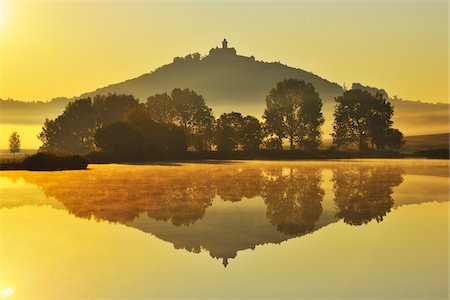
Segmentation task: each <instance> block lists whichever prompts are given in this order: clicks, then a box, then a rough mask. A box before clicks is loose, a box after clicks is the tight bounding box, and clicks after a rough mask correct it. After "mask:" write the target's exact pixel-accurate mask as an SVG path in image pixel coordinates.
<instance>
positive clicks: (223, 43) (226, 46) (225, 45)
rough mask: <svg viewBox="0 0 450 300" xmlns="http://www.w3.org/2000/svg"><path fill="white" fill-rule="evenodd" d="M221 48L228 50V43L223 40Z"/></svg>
mask: <svg viewBox="0 0 450 300" xmlns="http://www.w3.org/2000/svg"><path fill="white" fill-rule="evenodd" d="M222 48H223V49H227V48H228V41H227V39H223V41H222Z"/></svg>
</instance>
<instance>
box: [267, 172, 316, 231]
mask: <svg viewBox="0 0 450 300" xmlns="http://www.w3.org/2000/svg"><path fill="white" fill-rule="evenodd" d="M283 171H284V172H283ZM263 178H264V179H265V180H262V184H261V186H262V193H261V196H262V198H263V199H264V202H265V203H266V205H267V213H266V215H267V218H268V219H269V220H270V223H272V224H273V225H275V226H276V228H277V230H278V231H280V232H283V233H285V234H287V235H295V236H299V235H303V234H305V233H307V232H310V231H312V230H313V229H314V227H315V225H316V222H317V221H318V220H319V218H320V215H321V213H322V200H323V196H324V190H323V189H322V188H321V182H322V176H321V170H320V169H319V168H288V169H281V168H278V169H272V170H267V172H266V176H264V177H263Z"/></svg>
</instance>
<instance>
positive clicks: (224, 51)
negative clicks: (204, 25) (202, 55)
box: [209, 39, 236, 56]
mask: <svg viewBox="0 0 450 300" xmlns="http://www.w3.org/2000/svg"><path fill="white" fill-rule="evenodd" d="M209 55H211V56H214V55H236V49H234V48H228V41H227V39H223V41H222V48H219V47H216V48H212V49H211V50H209Z"/></svg>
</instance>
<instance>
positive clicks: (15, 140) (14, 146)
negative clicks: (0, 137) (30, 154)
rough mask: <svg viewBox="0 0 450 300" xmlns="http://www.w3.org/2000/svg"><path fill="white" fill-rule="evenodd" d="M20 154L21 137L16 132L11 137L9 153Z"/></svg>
mask: <svg viewBox="0 0 450 300" xmlns="http://www.w3.org/2000/svg"><path fill="white" fill-rule="evenodd" d="M18 152H20V136H19V134H18V133H17V132H16V131H14V132H12V133H11V135H10V136H9V153H13V154H16V153H18Z"/></svg>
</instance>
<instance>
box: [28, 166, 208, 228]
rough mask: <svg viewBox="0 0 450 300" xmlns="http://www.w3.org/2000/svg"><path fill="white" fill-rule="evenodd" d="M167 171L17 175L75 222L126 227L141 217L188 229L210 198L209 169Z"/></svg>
mask: <svg viewBox="0 0 450 300" xmlns="http://www.w3.org/2000/svg"><path fill="white" fill-rule="evenodd" d="M167 168H168V169H166V170H162V169H161V167H158V166H150V167H147V166H131V167H130V166H121V167H115V166H104V167H100V168H98V169H96V170H87V171H72V172H48V173H47V172H46V173H45V174H44V173H42V172H41V173H31V172H27V173H23V174H21V176H22V177H23V178H24V179H25V181H27V182H29V183H34V184H36V185H38V186H39V187H40V188H41V189H42V190H43V191H44V193H45V194H46V195H47V196H49V197H54V198H56V199H57V200H58V201H60V202H61V203H62V204H64V206H65V207H66V209H67V210H68V211H69V212H70V213H72V214H74V215H76V216H78V217H82V218H88V219H89V218H91V217H94V218H96V219H100V220H107V221H111V222H119V223H125V222H131V221H133V220H134V219H135V218H137V217H138V216H139V215H140V214H141V213H146V214H147V215H148V216H149V217H150V218H153V219H155V220H164V221H167V220H170V221H171V222H172V223H173V224H174V225H189V224H192V223H194V222H195V221H196V220H198V219H201V218H202V217H203V215H204V214H205V211H206V208H207V207H208V206H210V205H211V203H212V199H213V197H214V190H213V188H212V187H211V183H210V182H209V180H208V178H209V176H208V170H202V171H203V172H202V171H199V170H198V169H197V168H193V169H189V170H187V171H184V170H183V171H180V170H179V169H175V168H174V169H170V168H172V167H167ZM200 174H201V175H202V176H200Z"/></svg>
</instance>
